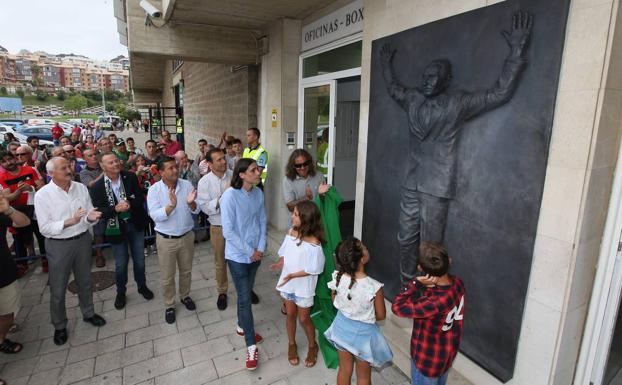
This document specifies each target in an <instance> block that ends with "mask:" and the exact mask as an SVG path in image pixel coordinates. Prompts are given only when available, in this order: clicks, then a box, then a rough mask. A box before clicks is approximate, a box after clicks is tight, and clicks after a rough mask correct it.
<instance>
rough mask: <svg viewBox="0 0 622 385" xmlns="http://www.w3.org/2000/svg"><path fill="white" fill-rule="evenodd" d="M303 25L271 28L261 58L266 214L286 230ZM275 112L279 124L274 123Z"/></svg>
mask: <svg viewBox="0 0 622 385" xmlns="http://www.w3.org/2000/svg"><path fill="white" fill-rule="evenodd" d="M300 30H301V28H300V21H299V20H293V19H281V20H279V21H277V22H275V23H273V24H272V25H271V26H270V27H269V28H268V31H267V32H268V37H269V39H270V49H269V52H268V54H266V55H264V56H263V57H262V65H261V81H260V84H261V92H260V95H261V102H260V106H259V111H258V117H259V129H260V130H261V142H262V144H263V145H264V147H265V148H266V150H268V153H269V155H270V162H269V165H268V178H267V181H266V189H265V192H266V210H267V212H268V213H269V214H268V220H269V223H270V225H271V226H274V227H276V228H278V229H285V228H286V227H287V226H288V216H289V213H288V211H287V209H286V207H285V203H284V201H283V192H282V188H281V185H282V181H283V178H284V174H285V171H284V170H285V164H286V163H287V159H288V157H289V154H290V152H291V151H290V150H289V149H288V148H287V146H286V145H285V138H286V133H287V132H294V133H295V132H296V127H297V122H298V57H299V55H300V33H301V32H300ZM273 111H274V112H276V122H274V121H273V120H272V115H273ZM273 123H276V124H273Z"/></svg>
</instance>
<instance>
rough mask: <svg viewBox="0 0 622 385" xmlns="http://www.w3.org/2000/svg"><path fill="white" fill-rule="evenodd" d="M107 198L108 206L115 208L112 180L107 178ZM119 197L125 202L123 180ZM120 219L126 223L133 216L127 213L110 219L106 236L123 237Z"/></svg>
mask: <svg viewBox="0 0 622 385" xmlns="http://www.w3.org/2000/svg"><path fill="white" fill-rule="evenodd" d="M119 178H121V175H119ZM105 186H106V197H107V198H108V205H109V206H110V207H114V206H115V203H114V191H113V190H112V183H111V182H110V179H107V178H106V183H105ZM119 196H120V198H121V200H125V199H126V197H125V187H123V180H121V181H120V184H119ZM119 218H121V219H122V220H124V221H127V220H128V219H130V218H131V214H130V213H129V212H128V211H126V212H124V213H118V214H117V215H114V216H113V217H112V218H110V219H108V223H107V224H106V233H105V234H106V235H109V236H110V235H113V236H114V235H121V228H120V227H119Z"/></svg>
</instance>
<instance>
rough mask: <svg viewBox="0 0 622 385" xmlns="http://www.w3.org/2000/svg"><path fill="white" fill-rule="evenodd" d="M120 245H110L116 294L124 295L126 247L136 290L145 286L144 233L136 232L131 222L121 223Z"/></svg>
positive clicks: (126, 260) (126, 261)
mask: <svg viewBox="0 0 622 385" xmlns="http://www.w3.org/2000/svg"><path fill="white" fill-rule="evenodd" d="M120 225H121V237H123V241H122V242H121V243H112V244H111V246H112V252H113V254H114V262H115V270H116V276H117V293H119V294H125V292H126V288H125V286H126V285H127V264H128V262H129V259H130V256H129V253H128V247H129V249H130V252H131V253H132V264H133V265H134V281H136V284H137V285H138V288H142V287H144V286H146V284H147V283H146V279H145V254H143V251H144V247H145V244H144V243H145V234H144V232H143V231H142V230H141V231H137V230H136V228H135V227H134V224H133V223H131V222H128V223H121V224H120Z"/></svg>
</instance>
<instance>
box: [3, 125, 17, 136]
mask: <svg viewBox="0 0 622 385" xmlns="http://www.w3.org/2000/svg"><path fill="white" fill-rule="evenodd" d="M9 132H10V133H12V134H13V135H15V129H14V128H13V127H11V126H6V125H4V124H0V136H2V135H4V134H6V133H9Z"/></svg>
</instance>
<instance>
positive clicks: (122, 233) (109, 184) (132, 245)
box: [90, 152, 153, 310]
mask: <svg viewBox="0 0 622 385" xmlns="http://www.w3.org/2000/svg"><path fill="white" fill-rule="evenodd" d="M99 163H100V165H101V167H102V170H104V177H103V178H100V179H99V180H98V181H97V182H96V183H95V184H94V185H93V187H92V188H91V190H90V192H91V199H92V200H93V205H94V207H97V208H98V209H99V210H100V211H101V213H102V219H101V220H103V221H105V222H106V233H105V234H106V237H107V239H108V241H109V242H110V244H111V245H112V251H113V253H114V259H115V269H116V274H117V297H116V299H115V301H114V307H115V308H117V309H119V310H120V309H123V307H125V301H126V299H125V292H126V284H127V264H128V261H129V254H128V247H129V250H130V252H131V254H132V262H133V264H134V280H135V281H136V285H137V286H138V292H139V293H140V294H141V295H142V296H143V297H144V298H145V299H146V300H151V299H153V293H152V292H151V290H149V288H148V287H147V282H146V278H145V255H144V254H143V248H144V241H145V235H144V229H145V226H146V224H147V212H146V211H145V206H144V203H145V199H144V196H143V193H142V191H141V190H140V187H139V185H138V179H137V178H136V175H134V174H133V173H131V172H126V171H123V170H122V167H121V162H120V161H119V159H118V158H117V156H116V155H115V154H114V153H112V152H108V153H104V154H101V155H100V157H99Z"/></svg>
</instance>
